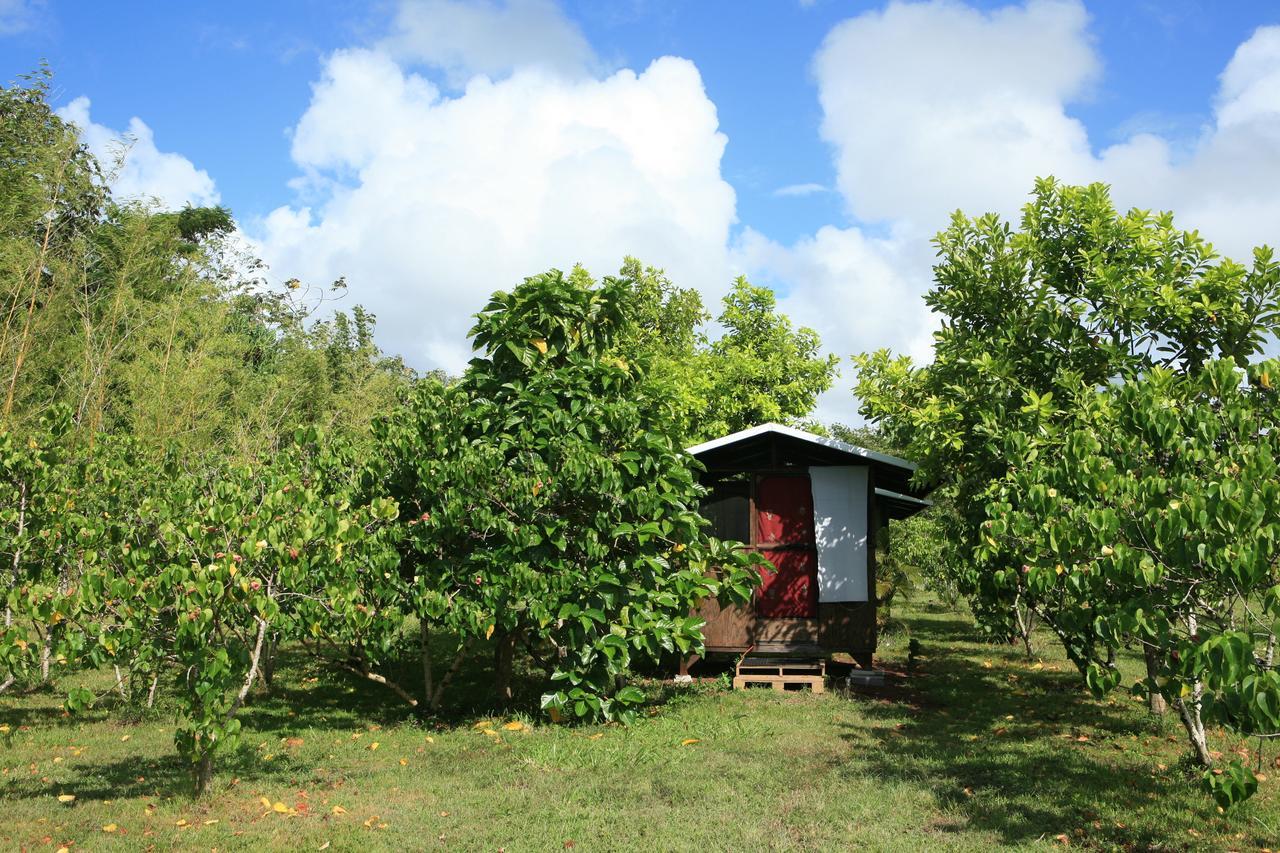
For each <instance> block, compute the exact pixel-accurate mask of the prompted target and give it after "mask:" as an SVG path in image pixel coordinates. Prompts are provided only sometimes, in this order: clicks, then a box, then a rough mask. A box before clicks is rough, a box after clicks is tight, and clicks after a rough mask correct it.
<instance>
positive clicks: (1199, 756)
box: [1173, 680, 1213, 767]
mask: <svg viewBox="0 0 1280 853" xmlns="http://www.w3.org/2000/svg"><path fill="white" fill-rule="evenodd" d="M1202 692H1203V691H1202V688H1201V686H1200V682H1199V680H1197V681H1196V682H1195V686H1194V687H1193V688H1192V693H1191V696H1190V697H1189V698H1186V699H1175V700H1174V703H1173V704H1174V705H1175V706H1176V707H1177V709H1178V716H1179V717H1180V718H1181V720H1182V726H1183V728H1185V729H1186V730H1187V741H1188V742H1189V743H1190V744H1191V750H1192V751H1193V752H1194V753H1195V754H1196V761H1197V762H1198V763H1199V764H1200V766H1202V767H1209V766H1212V764H1213V756H1211V755H1210V754H1209V742H1208V740H1207V739H1206V738H1205V734H1204V720H1202V719H1201V718H1200V696H1201V695H1202Z"/></svg>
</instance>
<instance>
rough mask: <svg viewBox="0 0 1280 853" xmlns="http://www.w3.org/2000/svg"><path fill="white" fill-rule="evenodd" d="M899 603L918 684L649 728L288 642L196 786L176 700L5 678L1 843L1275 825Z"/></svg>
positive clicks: (1144, 835) (893, 833)
mask: <svg viewBox="0 0 1280 853" xmlns="http://www.w3.org/2000/svg"><path fill="white" fill-rule="evenodd" d="M899 615H900V616H901V619H902V625H903V628H902V630H900V631H898V632H895V633H894V634H893V635H892V636H890V637H888V638H886V640H885V642H884V647H883V648H882V654H881V658H882V664H883V665H886V666H888V667H889V668H890V669H894V670H901V669H902V668H903V666H904V663H903V661H904V659H905V656H906V644H907V637H908V635H909V636H911V637H914V638H916V639H917V640H919V642H920V644H921V646H922V653H923V659H922V660H921V661H920V663H919V665H918V667H917V670H916V672H915V673H914V674H913V675H912V676H910V677H909V678H905V679H902V680H901V681H900V682H899V683H896V684H893V685H891V686H889V687H886V688H884V689H882V690H868V691H864V692H862V693H859V694H856V695H847V694H843V693H840V692H833V693H829V694H827V695H824V696H811V695H808V694H792V693H788V694H774V693H772V692H768V691H747V692H738V693H734V692H732V691H727V690H725V689H724V687H723V684H722V683H721V682H719V681H714V680H713V681H710V682H707V683H704V684H701V685H698V686H695V687H691V688H670V687H662V686H658V685H654V693H655V704H654V706H653V707H652V708H651V709H650V711H651V714H650V715H649V717H648V718H646V719H644V720H643V721H641V722H639V723H637V724H636V725H634V726H632V727H630V728H622V727H617V726H601V727H589V728H568V727H561V726H550V725H542V724H540V723H535V722H532V721H531V720H530V719H529V718H528V717H523V718H522V719H524V721H525V722H526V723H528V724H529V725H530V729H529V730H527V731H521V732H508V731H500V734H499V735H498V736H497V737H493V736H491V735H486V734H484V733H483V732H482V731H481V730H478V729H476V728H475V727H474V726H475V724H476V723H477V722H478V721H480V720H482V719H488V718H483V717H481V716H479V715H470V714H468V715H465V716H462V717H458V718H455V719H453V720H450V721H448V722H443V723H432V724H423V723H418V722H415V721H412V720H411V719H410V718H409V717H408V715H407V714H405V713H403V712H402V711H401V710H400V709H399V708H397V706H396V705H395V703H394V701H393V699H392V698H391V697H389V696H384V695H383V694H381V693H378V692H377V688H376V686H373V685H370V686H369V687H365V686H363V685H355V684H354V683H353V682H351V681H348V680H346V679H344V678H343V677H341V676H337V675H329V674H326V673H322V672H319V671H313V670H311V669H310V668H309V665H308V664H307V663H306V662H304V661H300V660H294V659H286V660H285V666H284V667H283V669H282V671H281V673H280V675H279V676H278V678H277V682H276V687H275V689H274V690H273V691H272V692H271V693H270V694H263V695H259V696H256V697H255V699H254V702H253V704H252V705H251V706H250V707H249V708H247V709H246V710H245V711H244V713H243V719H244V725H245V730H246V737H245V739H244V744H243V746H242V748H241V750H240V751H239V752H238V754H236V755H235V756H234V757H232V758H230V759H229V760H226V761H224V762H223V763H222V765H221V766H220V767H219V769H218V775H217V780H216V783H215V788H214V792H213V794H212V795H211V796H209V797H208V798H207V799H205V800H202V801H200V802H193V801H192V800H191V798H190V796H189V795H188V793H187V791H188V787H187V785H188V783H187V781H186V777H185V776H184V774H183V768H182V767H181V765H180V764H179V763H178V761H177V759H176V756H175V754H174V750H173V742H172V723H173V719H172V708H171V707H168V708H166V707H160V708H158V709H157V710H156V711H154V712H152V714H151V715H150V716H148V717H147V718H145V719H143V720H142V721H139V722H135V723H131V724H127V723H123V722H120V721H119V719H118V716H119V715H118V714H116V713H113V712H112V711H111V710H110V709H108V708H100V709H98V710H95V711H93V712H90V713H89V714H87V715H86V716H84V717H81V718H70V717H66V716H64V715H63V713H62V712H61V709H60V699H59V697H58V696H55V695H54V694H53V693H51V692H45V693H36V694H31V695H27V696H22V697H3V698H0V722H4V723H8V724H10V725H11V726H12V727H13V728H14V730H15V731H14V735H13V737H12V744H11V746H9V747H8V748H6V747H4V746H0V768H3V774H2V775H0V848H4V849H17V848H28V849H49V850H53V849H56V848H57V847H58V846H59V845H62V844H66V845H67V846H69V847H71V849H72V850H73V851H74V850H100V849H138V848H144V847H146V846H148V845H154V846H155V848H156V849H170V848H182V849H206V850H207V849H210V848H217V849H218V850H235V849H264V848H265V849H284V848H288V849H294V850H316V849H319V848H320V847H321V846H322V845H323V844H325V843H326V842H327V843H329V844H330V845H331V846H330V848H329V849H333V850H348V849H356V848H362V849H365V850H379V849H400V850H406V849H408V850H416V849H423V848H441V849H466V850H485V849H488V850H497V849H499V848H505V849H506V850H511V851H514V850H548V849H555V850H560V849H564V848H566V847H569V846H572V847H574V848H575V849H578V850H633V849H660V850H671V849H714V850H754V849H835V848H841V847H861V848H870V849H885V850H920V849H935V848H945V849H951V850H982V849H992V848H1024V847H1025V848H1030V847H1037V846H1044V845H1061V844H1062V840H1061V839H1060V838H1058V836H1065V837H1066V839H1068V840H1069V843H1070V845H1071V846H1073V847H1087V848H1099V849H1112V848H1118V849H1148V848H1151V847H1156V848H1160V849H1175V850H1182V849H1213V850H1220V849H1240V850H1246V849H1258V848H1260V847H1264V846H1273V847H1274V846H1276V839H1277V831H1280V805H1278V802H1280V801H1278V798H1277V788H1276V784H1277V783H1276V782H1275V781H1274V779H1268V780H1267V781H1265V782H1263V784H1262V787H1261V790H1260V792H1259V794H1258V795H1257V796H1256V797H1255V798H1254V800H1253V801H1251V802H1250V803H1248V804H1247V805H1246V806H1244V807H1243V808H1241V809H1240V810H1239V811H1238V812H1236V813H1235V814H1233V815H1230V816H1223V815H1220V814H1218V813H1217V811H1216V809H1215V808H1214V807H1213V805H1212V802H1211V801H1210V800H1209V799H1208V797H1207V795H1205V794H1204V793H1203V792H1202V791H1201V790H1200V788H1199V786H1198V784H1197V782H1196V780H1195V779H1194V776H1193V774H1192V773H1190V772H1189V771H1188V770H1187V769H1186V767H1185V765H1184V764H1183V763H1182V762H1181V757H1182V755H1183V754H1184V752H1185V749H1184V747H1183V745H1182V740H1181V730H1180V728H1178V727H1177V726H1176V721H1175V720H1174V719H1173V718H1172V716H1168V717H1165V718H1161V719H1155V718H1152V717H1150V716H1149V715H1148V714H1147V713H1146V711H1145V707H1144V706H1143V705H1142V704H1140V703H1137V702H1134V701H1132V700H1131V699H1129V698H1128V697H1127V696H1126V695H1124V694H1117V695H1116V696H1113V697H1111V698H1109V699H1104V700H1102V701H1095V700H1093V699H1092V698H1090V697H1088V696H1087V695H1086V694H1084V693H1083V692H1082V691H1081V690H1080V688H1079V681H1078V678H1077V677H1076V676H1075V675H1074V674H1073V672H1071V671H1070V669H1069V667H1068V665H1067V664H1066V663H1065V662H1064V661H1063V659H1062V656H1061V654H1060V652H1059V651H1058V650H1057V649H1055V648H1053V647H1052V646H1051V645H1050V643H1049V640H1048V638H1047V637H1045V638H1042V639H1041V645H1042V648H1043V654H1044V656H1043V659H1042V661H1039V662H1028V661H1026V660H1025V659H1024V658H1023V657H1022V655H1021V652H1020V649H1015V648H1014V647H1010V646H992V645H987V644H984V643H983V642H982V641H981V640H980V639H979V638H978V636H977V635H976V634H975V632H974V630H973V627H972V625H971V623H970V621H969V620H968V619H967V618H964V617H962V616H959V615H956V614H952V613H948V612H945V611H943V610H942V609H940V608H938V607H937V606H936V605H933V604H928V603H922V604H918V605H916V606H914V607H911V608H904V609H903V610H902V612H901V613H900V614H899ZM104 677H105V676H104ZM485 678H486V673H485V672H484V671H483V668H478V669H476V670H474V671H469V672H467V673H466V674H465V677H464V678H463V680H462V683H461V684H460V686H459V694H458V696H457V697H456V698H458V699H459V700H460V701H461V704H462V705H463V706H464V707H466V708H482V706H483V699H482V698H480V697H482V695H483V688H484V682H485ZM309 679H316V680H315V681H309ZM65 682H66V684H71V683H74V682H73V679H72V677H71V676H68V677H67V678H66V679H65ZM532 688H533V685H532V683H531V682H526V683H525V696H524V697H523V698H524V701H525V703H526V704H525V705H524V707H526V708H529V707H531V704H530V703H531V702H532V701H533V689H532ZM162 704H163V703H162ZM510 719H512V717H511V716H505V717H501V718H493V719H492V722H493V723H495V724H496V726H497V727H499V729H500V727H501V725H502V724H503V723H505V722H507V721H508V720H510ZM126 738H127V740H126ZM290 739H292V740H290ZM299 739H300V740H299ZM688 739H697V742H696V743H692V744H688V745H684V744H683V742H684V741H686V740H688ZM374 743H377V744H378V746H377V748H376V749H371V747H372V746H373V744H374ZM1239 745H1240V744H1239V743H1238V742H1236V741H1229V740H1227V739H1224V738H1222V737H1221V736H1219V737H1216V738H1215V746H1216V747H1217V748H1220V749H1231V748H1235V747H1238V746H1239ZM1274 757H1275V755H1274V750H1272V751H1271V753H1270V754H1269V755H1268V757H1267V761H1268V763H1269V764H1270V763H1271V762H1272V761H1273V760H1274ZM1268 770H1269V772H1278V771H1277V770H1276V769H1275V768H1273V767H1269V768H1268ZM62 793H71V794H75V795H76V801H75V803H74V805H71V806H62V805H60V804H59V803H58V801H57V799H56V798H57V796H58V795H59V794H62ZM264 797H265V798H266V799H267V800H268V801H269V802H270V803H271V804H272V805H274V804H275V803H277V802H279V803H282V804H283V805H284V806H285V807H287V808H288V809H289V813H288V814H278V813H276V812H275V811H274V810H269V809H267V808H264V806H263V804H262V802H261V798H264ZM335 806H338V807H341V809H342V810H345V813H339V814H335V813H334V807H335ZM180 821H182V822H185V823H183V824H182V825H179V822H180ZM214 821H216V822H214ZM110 824H115V826H116V829H115V831H114V832H104V831H103V827H104V826H107V825H110ZM71 842H74V845H72V844H71ZM570 842H572V844H570Z"/></svg>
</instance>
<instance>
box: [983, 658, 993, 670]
mask: <svg viewBox="0 0 1280 853" xmlns="http://www.w3.org/2000/svg"><path fill="white" fill-rule="evenodd" d="M982 668H983V669H991V661H989V660H984V661H983V662H982Z"/></svg>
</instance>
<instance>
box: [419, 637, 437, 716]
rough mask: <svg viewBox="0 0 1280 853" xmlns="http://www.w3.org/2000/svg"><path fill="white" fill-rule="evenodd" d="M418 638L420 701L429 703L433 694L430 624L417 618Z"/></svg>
mask: <svg viewBox="0 0 1280 853" xmlns="http://www.w3.org/2000/svg"><path fill="white" fill-rule="evenodd" d="M419 619H420V621H419V622H418V637H419V640H418V642H419V645H420V646H421V649H422V701H423V702H426V703H427V704H430V703H431V695H432V694H433V693H434V692H435V687H434V685H433V684H432V680H433V679H432V673H431V624H430V623H429V622H427V620H426V619H425V618H423V617H419Z"/></svg>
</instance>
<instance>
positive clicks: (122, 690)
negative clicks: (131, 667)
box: [112, 664, 131, 702]
mask: <svg viewBox="0 0 1280 853" xmlns="http://www.w3.org/2000/svg"><path fill="white" fill-rule="evenodd" d="M112 669H114V670H115V671H116V692H117V693H119V694H120V698H121V699H123V700H124V701H126V702H128V701H129V693H130V692H131V691H130V690H129V689H128V688H127V687H125V686H124V675H122V674H121V672H120V667H119V666H118V665H116V664H112Z"/></svg>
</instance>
